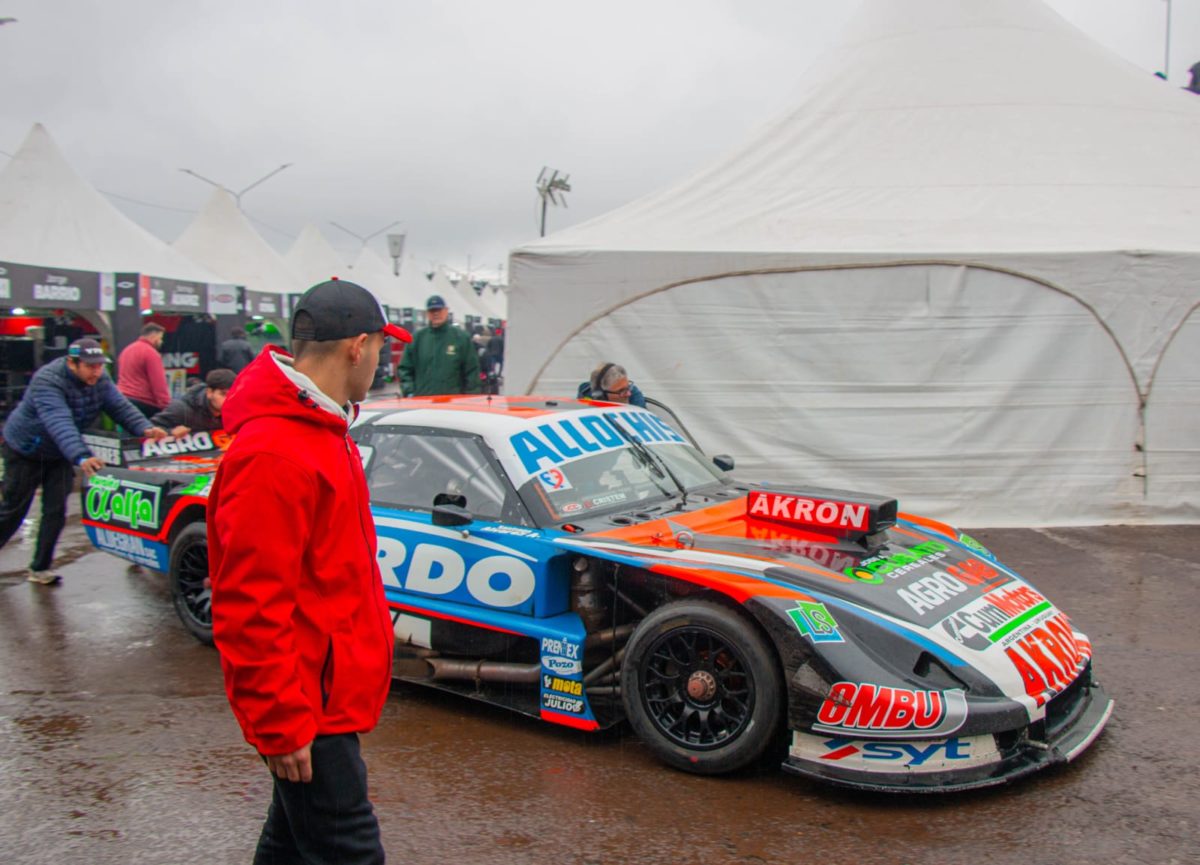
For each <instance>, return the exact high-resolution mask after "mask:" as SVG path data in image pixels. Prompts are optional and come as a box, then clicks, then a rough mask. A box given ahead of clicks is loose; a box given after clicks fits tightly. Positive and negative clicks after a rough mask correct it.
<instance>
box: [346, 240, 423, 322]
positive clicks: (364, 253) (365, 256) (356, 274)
mask: <svg viewBox="0 0 1200 865" xmlns="http://www.w3.org/2000/svg"><path fill="white" fill-rule="evenodd" d="M350 277H351V279H353V280H354V281H355V282H358V283H360V284H362V285H364V286H366V287H367V288H369V289H370V290H371V291H372V292H374V293H375V296H376V297H378V298H379V301H380V303H383V304H385V305H387V306H390V307H394V308H397V309H404V308H405V307H412V308H414V309H419V308H423V306H424V304H425V296H424V295H422V294H421V293H420V292H419V291H414V290H412V289H411V288H410V287H409V286H408V284H407V283H406V282H405V279H404V269H403V268H401V272H400V276H396V275H395V274H394V273H393V272H392V266H391V265H390V264H389V263H387V262H385V261H384V260H383V258H381V257H380V255H379V253H377V252H375V250H373V249H371V247H369V246H364V247H363V248H362V249H360V250H359V251H358V257H357V258H355V259H354V267H352V268H351V270H350Z"/></svg>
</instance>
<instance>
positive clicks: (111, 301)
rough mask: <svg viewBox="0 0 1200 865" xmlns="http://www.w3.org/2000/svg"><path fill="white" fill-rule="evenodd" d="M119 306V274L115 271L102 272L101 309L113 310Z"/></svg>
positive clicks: (105, 310)
mask: <svg viewBox="0 0 1200 865" xmlns="http://www.w3.org/2000/svg"><path fill="white" fill-rule="evenodd" d="M116 308H117V275H116V274H115V273H102V274H100V309H101V310H102V311H103V312H113V311H115V310H116Z"/></svg>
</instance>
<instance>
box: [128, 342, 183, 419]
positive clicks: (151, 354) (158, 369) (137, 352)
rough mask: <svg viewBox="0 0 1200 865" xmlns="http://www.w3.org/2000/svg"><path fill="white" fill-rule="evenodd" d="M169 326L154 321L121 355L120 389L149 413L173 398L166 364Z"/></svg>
mask: <svg viewBox="0 0 1200 865" xmlns="http://www.w3.org/2000/svg"><path fill="white" fill-rule="evenodd" d="M166 332H167V331H166V328H164V327H163V326H162V325H161V324H155V323H154V322H150V323H148V324H146V325H143V326H142V335H141V336H140V337H138V339H137V340H136V341H135V342H132V343H130V344H129V345H127V346H125V348H124V349H123V350H122V351H121V353H120V354H119V355H117V390H119V391H120V392H121V393H123V394H125V398H126V399H127V400H129V401H130V402H131V403H133V404H134V405H135V406H137V409H138V411H140V412H141V413H142V414H144V415H145V416H146V417H150V416H151V415H153V414H154V413H156V412H159V411H162V410H163V409H164V408H166V407H167V403H169V402H170V401H171V391H170V390H168V388H167V371H166V369H165V368H164V367H163V359H162V355H161V354H159V352H160V351H161V350H162V344H163V334H165V333H166Z"/></svg>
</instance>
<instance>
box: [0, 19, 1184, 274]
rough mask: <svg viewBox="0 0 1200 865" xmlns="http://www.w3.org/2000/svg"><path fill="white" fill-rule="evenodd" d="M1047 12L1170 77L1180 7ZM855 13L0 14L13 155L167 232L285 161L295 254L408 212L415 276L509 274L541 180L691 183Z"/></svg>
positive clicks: (8, 144) (265, 220)
mask: <svg viewBox="0 0 1200 865" xmlns="http://www.w3.org/2000/svg"><path fill="white" fill-rule="evenodd" d="M996 2H1003V0H996ZM1047 2H1048V3H1049V5H1050V6H1052V7H1054V8H1055V9H1057V10H1058V11H1059V12H1060V13H1062V14H1063V15H1064V16H1065V17H1066V18H1067V19H1068V20H1070V21H1071V22H1073V23H1074V24H1075V25H1076V26H1078V27H1079V28H1080V29H1082V30H1083V31H1085V32H1086V33H1088V34H1089V35H1091V36H1093V37H1094V38H1095V39H1097V40H1098V41H1099V42H1101V43H1102V44H1104V45H1106V46H1107V47H1109V48H1110V49H1112V50H1113V51H1115V52H1116V53H1118V54H1119V55H1121V56H1122V57H1124V58H1126V59H1127V60H1128V61H1130V62H1131V63H1133V64H1135V65H1136V66H1138V67H1140V68H1142V69H1144V70H1146V71H1147V73H1150V72H1153V71H1156V70H1159V69H1161V68H1162V65H1163V56H1164V41H1165V40H1164V36H1165V26H1166V10H1167V2H1166V0H1047ZM857 6H858V2H857V0H740V2H735V0H686V2H685V0H638V2H628V0H608V2H606V3H582V2H571V0H504V2H501V0H437V2H434V0H409V2H397V0H353V2H349V0H348V2H340V3H335V2H329V0H325V2H321V0H206V2H188V3H184V2H169V0H107V2H100V0H0V18H3V17H13V18H16V19H18V21H17V23H15V24H9V25H6V26H3V27H0V85H2V86H0V150H2V151H6V152H8V153H12V152H13V151H15V150H16V149H17V148H18V147H19V146H20V144H21V141H22V140H23V139H24V137H25V135H26V134H27V132H28V131H29V127H30V125H31V124H32V123H34V122H36V121H40V122H42V123H44V124H46V126H47V128H48V129H49V131H50V133H51V135H52V136H53V137H54V138H55V140H56V141H57V142H58V145H59V147H60V148H61V149H62V150H63V151H64V153H65V154H66V157H67V159H68V160H69V161H70V162H71V163H72V164H73V165H74V167H75V168H76V170H77V171H79V172H80V173H81V174H82V175H83V176H84V177H86V178H87V179H88V180H89V181H91V182H92V183H93V184H94V185H95V186H96V187H97V188H99V189H101V190H102V191H104V192H106V193H109V194H111V195H112V196H113V197H111V198H110V200H112V201H113V203H114V204H116V205H117V206H118V207H120V209H121V210H123V211H124V212H125V213H127V214H128V215H129V216H130V217H132V218H133V219H135V220H136V221H137V222H139V223H141V224H142V225H143V226H145V227H146V228H148V229H149V230H150V231H152V232H154V233H155V234H157V235H158V236H160V237H162V238H163V239H164V240H167V241H171V240H174V239H175V238H176V237H177V236H178V235H179V233H180V232H181V231H182V230H183V228H184V227H185V226H186V225H187V223H188V221H189V220H190V218H191V215H192V213H194V211H195V210H196V209H197V208H199V207H200V206H201V205H202V204H203V202H204V200H205V199H206V198H207V196H208V195H209V193H210V192H211V189H210V188H209V187H207V186H205V185H204V184H203V183H201V182H200V181H198V180H195V179H194V178H192V177H189V176H187V175H185V174H183V173H181V172H180V171H179V169H180V168H190V169H193V170H194V171H196V172H198V173H199V174H202V175H205V176H206V177H209V178H211V179H213V180H216V181H218V182H220V183H222V184H224V185H226V186H228V187H230V188H231V189H233V190H235V191H237V190H240V189H242V188H243V187H245V186H247V185H249V184H250V183H252V182H253V181H255V180H257V179H258V178H259V177H261V176H262V175H264V174H266V173H267V172H269V171H271V170H272V169H274V168H277V167H278V166H279V165H281V164H283V163H287V162H290V163H294V165H293V166H292V167H291V168H289V169H287V170H286V171H284V172H282V173H281V174H279V175H278V176H277V177H274V178H272V179H271V180H269V181H267V182H266V183H264V184H263V185H262V186H261V187H258V188H256V189H254V190H251V191H250V192H248V193H247V194H246V196H245V199H244V200H243V205H244V208H245V210H246V212H247V214H248V215H250V216H251V217H252V218H254V219H255V220H256V221H257V223H258V227H259V228H260V230H261V231H262V233H263V236H264V237H265V238H266V239H267V240H268V241H270V242H271V243H272V245H274V246H275V247H276V248H277V249H279V250H280V251H285V250H286V249H287V247H288V246H289V245H290V243H291V241H292V239H293V238H294V237H295V235H296V234H298V233H299V231H300V230H301V229H302V228H303V226H304V224H305V223H307V222H312V223H314V224H315V225H317V226H318V227H319V228H320V229H321V231H322V232H323V233H324V234H325V236H326V237H327V238H328V239H329V240H330V242H332V243H334V245H335V246H337V247H338V248H339V249H340V250H342V251H343V252H344V253H345V254H346V255H347V256H351V255H353V254H354V252H356V250H357V248H358V241H356V240H354V239H353V238H351V237H350V236H349V235H347V234H343V233H342V232H340V231H338V229H336V228H334V227H332V226H331V225H330V222H331V221H333V222H337V223H340V224H341V225H343V226H345V227H347V228H349V229H351V230H352V231H353V232H355V233H357V234H360V235H367V234H370V233H372V232H374V231H376V230H377V229H380V228H383V227H384V226H385V225H387V224H388V223H389V222H391V221H393V220H403V224H402V226H401V227H400V228H398V229H393V230H403V231H405V232H407V234H408V249H409V250H410V251H411V252H412V253H413V254H414V255H415V256H416V258H417V260H418V262H420V263H422V265H426V264H428V263H430V262H442V263H446V264H449V265H451V266H453V267H457V268H460V269H462V268H465V267H467V265H468V263H470V264H471V266H472V267H473V268H475V269H481V268H486V269H489V270H494V269H495V268H496V267H497V265H499V264H500V263H501V262H503V261H504V260H505V259H506V257H507V254H508V251H509V250H510V249H511V248H512V247H513V246H516V245H518V244H520V243H522V242H524V241H526V240H529V239H531V238H533V237H536V235H537V230H538V228H537V216H538V199H537V194H536V191H535V188H534V183H535V180H536V178H537V175H538V172H539V171H540V169H541V168H542V166H544V165H548V166H551V167H553V168H558V169H562V170H564V171H567V172H569V173H570V175H571V184H572V187H573V190H572V192H571V193H569V194H568V196H567V200H568V209H566V210H561V209H559V210H555V211H552V212H551V213H550V215H549V217H548V223H549V230H551V231H553V230H554V229H555V228H562V227H565V226H567V225H569V224H572V223H574V222H578V221H581V220H583V219H587V218H590V217H592V216H596V215H599V214H601V213H604V212H606V211H608V210H611V209H612V208H614V207H617V206H619V205H621V204H624V203H625V202H628V201H630V200H633V199H635V198H637V197H639V196H641V195H644V194H646V193H648V192H650V191H652V190H654V189H656V188H659V187H661V186H664V185H667V184H669V183H672V182H674V181H676V180H679V179H680V178H682V177H683V176H685V175H687V174H689V173H691V172H692V171H694V170H695V169H697V168H699V167H701V166H703V165H705V164H706V163H707V162H709V161H711V160H713V159H714V158H716V157H718V156H719V155H721V154H722V153H724V152H725V151H727V150H729V149H730V148H731V147H733V146H735V145H737V144H738V143H739V142H741V141H742V140H744V139H745V138H747V137H748V136H750V135H751V134H753V133H754V131H755V130H756V129H757V128H758V127H759V126H760V125H762V124H763V123H765V122H766V121H768V120H770V119H771V118H773V117H774V116H776V115H777V114H779V113H780V112H781V111H783V110H785V109H786V108H787V107H788V106H789V105H790V104H791V103H790V99H791V97H792V96H793V94H794V93H795V92H796V90H797V87H796V84H797V81H798V79H799V77H800V75H801V74H802V73H803V71H804V69H805V68H806V67H808V66H809V65H810V64H811V63H812V61H813V60H814V59H815V58H816V56H818V54H819V53H820V52H821V51H822V50H823V49H824V48H825V47H826V46H827V45H828V44H829V42H830V40H832V39H833V38H834V37H835V36H836V34H837V31H838V29H839V28H840V27H841V26H842V25H843V24H844V23H845V21H846V20H847V19H848V18H849V17H850V15H851V14H852V13H853V11H854V9H855V7H857ZM1197 61H1200V0H1174V3H1173V17H1172V43H1171V70H1170V71H1171V82H1172V84H1176V85H1178V86H1181V87H1182V86H1185V85H1186V84H1187V83H1188V81H1189V80H1190V79H1189V75H1188V73H1187V70H1188V68H1189V67H1191V66H1192V64H1194V63H1196V62H1197ZM1197 98H1200V97H1197ZM5 161H6V160H5V158H4V157H3V156H0V165H2V164H3V163H4V162H5ZM116 196H121V197H120V198H118V197H116ZM135 201H136V202H145V203H134V202H135ZM149 205H157V206H149ZM372 245H373V246H374V248H376V249H377V250H378V251H380V252H381V254H386V253H385V245H384V242H383V237H382V235H380V237H379V238H377V239H376V241H375V242H374V243H373V244H372Z"/></svg>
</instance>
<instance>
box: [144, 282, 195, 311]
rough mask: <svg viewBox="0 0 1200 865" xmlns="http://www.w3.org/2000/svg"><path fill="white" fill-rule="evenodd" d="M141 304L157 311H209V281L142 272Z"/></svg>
mask: <svg viewBox="0 0 1200 865" xmlns="http://www.w3.org/2000/svg"><path fill="white" fill-rule="evenodd" d="M140 283H141V284H140V289H141V291H140V301H141V302H140V304H139V305H140V306H141V308H142V309H152V310H154V311H155V312H177V313H178V312H183V313H187V312H192V313H207V312H208V311H209V309H208V283H205V282H185V281H183V280H179V279H165V278H163V277H160V276H149V275H147V274H144V273H143V274H141V277H140Z"/></svg>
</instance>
